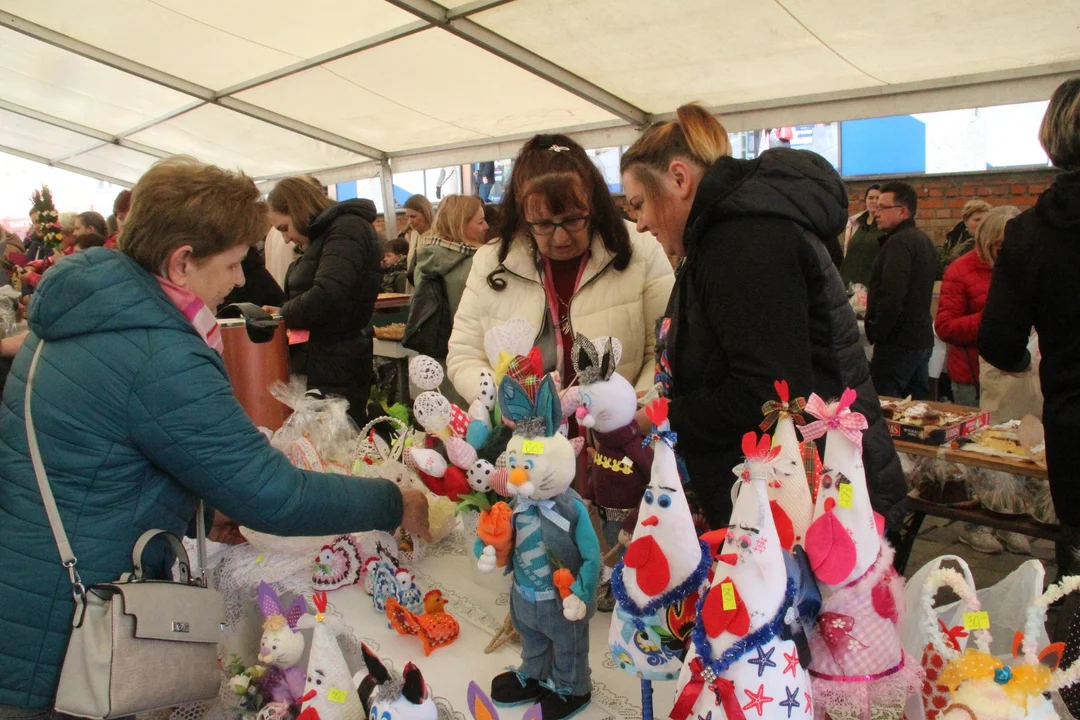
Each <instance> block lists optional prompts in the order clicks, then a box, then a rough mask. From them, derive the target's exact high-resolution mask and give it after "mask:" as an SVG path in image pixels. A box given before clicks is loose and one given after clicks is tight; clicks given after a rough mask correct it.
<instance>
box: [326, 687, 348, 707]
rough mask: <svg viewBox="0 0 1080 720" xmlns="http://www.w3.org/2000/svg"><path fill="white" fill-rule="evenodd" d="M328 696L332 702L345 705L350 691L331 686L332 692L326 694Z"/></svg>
mask: <svg viewBox="0 0 1080 720" xmlns="http://www.w3.org/2000/svg"><path fill="white" fill-rule="evenodd" d="M326 697H327V698H328V699H329V700H330V702H334V703H338V704H339V705H343V704H344V703H345V701H346V700H348V699H349V693H347V692H345V691H344V690H342V689H341V688H330V692H328V693H327V694H326Z"/></svg>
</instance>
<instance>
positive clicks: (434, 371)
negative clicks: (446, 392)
mask: <svg viewBox="0 0 1080 720" xmlns="http://www.w3.org/2000/svg"><path fill="white" fill-rule="evenodd" d="M444 378H445V373H444V372H443V369H442V365H440V364H439V361H438V360H436V359H435V358H433V357H428V356H427V355H417V356H416V357H414V358H413V359H412V360H409V380H410V381H412V384H413V385H415V386H416V387H417V388H419V389H420V391H421V392H426V391H428V390H438V389H439V386H440V385H442V382H443V379H444Z"/></svg>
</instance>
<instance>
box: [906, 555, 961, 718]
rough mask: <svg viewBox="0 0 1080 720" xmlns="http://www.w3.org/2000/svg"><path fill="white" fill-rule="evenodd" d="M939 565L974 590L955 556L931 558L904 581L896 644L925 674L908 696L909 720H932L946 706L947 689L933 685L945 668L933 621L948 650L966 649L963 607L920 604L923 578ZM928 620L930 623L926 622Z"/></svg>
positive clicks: (907, 713) (959, 650) (956, 604)
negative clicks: (903, 608) (957, 573)
mask: <svg viewBox="0 0 1080 720" xmlns="http://www.w3.org/2000/svg"><path fill="white" fill-rule="evenodd" d="M942 565H953V566H957V567H958V568H959V571H960V573H961V574H962V576H963V578H964V582H965V583H966V584H967V587H968V588H970V590H971V591H972V592H974V591H975V579H974V577H972V575H971V568H969V567H968V564H967V562H965V561H964V559H963V558H962V557H959V556H958V555H942V556H941V557H937V558H934V559H933V560H931V561H930V562H928V563H926V564H925V565H923V566H922V567H921V568H919V570H918V572H916V573H915V574H914V575H912V576H911V579H910V580H908V583H907V587H906V589H905V591H904V594H905V598H904V600H905V604H906V605H907V614H906V615H905V616H904V625H903V627H902V628H901V630H900V642H901V643H902V644H903V646H904V652H906V653H907V654H908V656H910V657H913V658H921V662H922V667H923V670H925V671H926V679H925V680H924V681H923V686H922V691H921V692H920V693H918V694H917V695H911V696H910V697H908V701H907V705H906V707H905V709H904V712H905V715H906V716H907V717H909V718H923V717H925V718H927V720H935V718H937V716H938V714H939V713H940V712H941V710H942V709H944V708H945V707H946V705H948V699H949V689H948V688H946V687H945V686H943V685H939V684H938V683H937V682H936V681H937V679H938V676H939V675H940V673H941V671H942V669H943V668H944V667H945V662H946V660H945V658H944V657H943V656H942V655H941V653H940V652H939V651H938V650H937V648H935V647H934V644H933V642H932V641H931V640H932V639H931V637H930V628H931V627H934V626H935V625H934V622H933V621H934V620H936V621H937V624H936V627H937V629H938V630H939V631H940V632H941V633H943V635H944V638H945V641H946V643H947V644H948V645H949V647H951V648H953V649H954V650H956V651H957V652H963V651H964V649H965V648H966V647H967V642H968V634H967V632H965V631H964V622H963V615H964V608H963V604H962V603H960V602H953V603H949V604H948V605H943V606H941V607H933V608H930V609H927V608H926V607H925V606H924V603H923V602H922V595H923V586H924V585H926V580H927V578H928V577H929V576H930V574H931V573H933V572H935V571H937V570H938V569H939V568H941V566H942ZM928 613H932V614H933V617H930V615H929V614H928ZM928 620H929V621H930V622H927V621H928Z"/></svg>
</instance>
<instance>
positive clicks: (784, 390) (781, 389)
mask: <svg viewBox="0 0 1080 720" xmlns="http://www.w3.org/2000/svg"><path fill="white" fill-rule="evenodd" d="M773 387H774V388H776V394H777V395H778V396H780V402H785V403H786V402H788V400H789V399H790V397H791V393H790V391H789V390H788V384H787V380H777V381H776V382H774V383H773Z"/></svg>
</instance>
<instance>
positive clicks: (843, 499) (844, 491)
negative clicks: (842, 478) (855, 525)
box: [836, 483, 855, 508]
mask: <svg viewBox="0 0 1080 720" xmlns="http://www.w3.org/2000/svg"><path fill="white" fill-rule="evenodd" d="M839 492H840V499H839V500H838V501H837V503H836V504H837V505H839V506H840V507H842V508H849V507H851V504H852V503H853V502H854V501H855V486H853V485H852V484H851V483H841V484H840V487H839Z"/></svg>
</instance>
